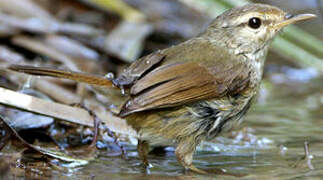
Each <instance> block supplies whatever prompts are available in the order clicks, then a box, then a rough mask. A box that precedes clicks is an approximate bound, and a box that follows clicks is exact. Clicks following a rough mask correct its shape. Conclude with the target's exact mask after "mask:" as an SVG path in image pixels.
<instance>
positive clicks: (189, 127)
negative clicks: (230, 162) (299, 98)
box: [127, 97, 252, 146]
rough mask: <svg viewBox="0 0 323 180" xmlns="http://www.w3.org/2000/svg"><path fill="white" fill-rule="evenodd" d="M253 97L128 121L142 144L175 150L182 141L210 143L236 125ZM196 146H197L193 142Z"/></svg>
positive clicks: (226, 99) (205, 102) (144, 113)
mask: <svg viewBox="0 0 323 180" xmlns="http://www.w3.org/2000/svg"><path fill="white" fill-rule="evenodd" d="M251 101H252V97H246V98H239V99H238V100H237V99H235V100H232V99H231V98H229V97H228V98H222V99H216V100H209V101H201V102H198V103H194V104H191V105H189V106H182V107H178V108H171V109H167V110H158V111H155V112H154V111H151V112H143V113H140V114H137V115H135V116H133V117H131V118H129V119H127V121H128V123H130V124H131V125H132V126H133V127H134V128H135V129H136V130H137V132H138V134H139V138H140V139H141V140H145V141H148V142H149V144H151V145H158V146H176V145H177V144H178V142H180V141H182V140H183V139H184V138H191V139H200V140H203V139H211V138H214V137H215V136H217V135H218V134H219V133H221V132H224V131H227V130H229V129H231V128H232V127H234V126H236V125H237V124H239V123H240V122H241V120H242V117H243V116H244V114H245V113H246V112H247V110H248V109H249V107H250V104H251ZM195 143H197V144H198V142H195Z"/></svg>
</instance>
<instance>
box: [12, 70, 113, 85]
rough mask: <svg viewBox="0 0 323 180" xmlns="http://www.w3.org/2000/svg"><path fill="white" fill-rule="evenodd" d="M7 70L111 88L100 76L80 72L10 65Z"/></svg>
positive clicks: (109, 83) (107, 81)
mask: <svg viewBox="0 0 323 180" xmlns="http://www.w3.org/2000/svg"><path fill="white" fill-rule="evenodd" d="M9 69H10V70H12V71H16V72H21V73H25V74H30V75H35V76H50V77H57V78H62V79H70V80H74V81H77V82H83V83H87V84H91V85H97V86H106V87H111V86H112V82H111V81H110V80H108V79H106V78H104V77H102V76H96V75H92V74H86V73H81V72H73V71H63V70H57V69H51V68H43V67H34V66H23V65H10V66H9Z"/></svg>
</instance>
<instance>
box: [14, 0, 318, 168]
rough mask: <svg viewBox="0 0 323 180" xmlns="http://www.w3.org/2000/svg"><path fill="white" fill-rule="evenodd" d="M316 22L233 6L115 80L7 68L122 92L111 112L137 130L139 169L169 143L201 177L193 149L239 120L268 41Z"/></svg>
mask: <svg viewBox="0 0 323 180" xmlns="http://www.w3.org/2000/svg"><path fill="white" fill-rule="evenodd" d="M314 17H316V16H315V15H314V14H299V15H291V14H289V13H286V12H285V11H283V10H281V9H279V8H278V7H275V6H271V5H267V4H257V3H255V4H254V3H252V4H247V5H245V6H241V7H235V8H232V9H230V10H227V11H226V12H224V13H222V14H221V15H219V16H218V17H216V18H215V19H214V20H213V21H212V22H211V23H210V25H209V26H208V28H207V29H206V30H205V31H204V32H203V33H201V34H200V35H198V36H196V37H193V38H191V39H189V40H186V41H184V42H182V43H179V44H177V45H175V46H172V47H169V48H166V49H162V50H159V51H156V52H153V53H152V54H149V55H147V56H144V57H142V58H140V59H138V60H136V61H134V62H133V63H132V64H131V65H130V66H129V67H128V68H126V69H125V70H124V71H123V72H122V73H121V74H120V75H119V76H118V77H116V78H110V79H109V78H105V77H101V76H97V75H92V74H85V73H81V72H73V71H63V70H57V69H52V68H43V67H33V66H23V65H11V66H10V67H9V69H10V70H13V71H17V72H22V73H26V74H31V75H37V76H52V77H58V78H65V79H72V80H75V81H79V82H84V83H87V84H90V85H94V86H101V87H103V88H110V87H112V86H114V87H118V88H120V89H122V90H125V92H126V98H125V101H124V102H123V105H122V107H121V110H120V111H119V112H118V114H117V115H118V116H120V117H122V118H124V119H126V121H127V124H128V125H130V126H132V127H133V128H134V129H135V130H136V131H137V133H138V145H137V150H138V154H139V157H140V158H141V159H142V162H143V165H144V166H145V167H148V165H149V162H148V158H147V155H148V153H149V148H150V146H174V147H175V155H176V158H177V160H178V162H179V163H180V164H181V165H182V166H183V167H184V168H185V169H187V170H191V171H194V172H197V173H206V171H205V170H202V169H199V168H197V167H195V166H194V165H193V154H194V152H195V150H196V147H197V146H198V145H199V144H200V143H201V142H202V141H205V140H211V139H214V138H215V137H216V136H219V135H220V134H221V133H223V132H227V131H229V130H230V129H232V128H233V127H236V126H237V125H239V124H240V123H241V122H242V120H243V119H244V116H245V114H246V113H247V112H248V110H249V108H250V106H251V105H252V104H253V102H254V101H255V99H256V97H257V92H258V89H259V85H260V83H261V80H262V75H263V69H264V63H265V60H266V56H267V53H268V50H269V47H270V44H271V42H272V41H273V39H274V37H275V36H276V35H278V34H279V32H281V30H282V29H283V28H284V27H286V26H287V25H290V24H294V23H296V22H299V21H303V20H307V19H311V18H314ZM120 95H121V93H120Z"/></svg>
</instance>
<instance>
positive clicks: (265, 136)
mask: <svg viewBox="0 0 323 180" xmlns="http://www.w3.org/2000/svg"><path fill="white" fill-rule="evenodd" d="M290 2H291V1H290ZM304 2H313V1H304ZM275 3H276V5H277V3H278V4H279V3H283V1H275ZM283 4H284V6H286V3H285V1H284V3H283ZM290 7H291V8H302V7H303V6H302V7H299V6H295V4H291V3H290ZM311 7H312V6H311ZM284 8H285V7H284ZM318 26H319V25H318ZM306 29H309V28H308V27H307V28H306ZM316 29H320V28H316ZM309 30H310V31H312V33H313V34H316V35H317V36H319V34H320V33H319V32H315V30H314V28H313V29H309ZM316 31H320V30H316ZM270 58H271V59H270V60H268V62H269V63H268V64H267V66H266V72H265V79H264V83H263V87H262V89H261V91H260V97H259V100H258V104H257V105H256V106H254V107H252V110H251V112H250V113H248V115H247V117H246V119H245V121H244V123H243V124H242V125H241V128H239V129H238V130H236V131H235V132H236V133H231V134H226V135H224V137H219V138H217V139H215V140H214V141H213V142H209V143H204V145H203V146H202V147H199V151H198V152H197V153H196V154H195V156H194V164H195V165H196V166H197V167H199V168H201V169H207V170H211V169H222V170H225V171H226V174H225V175H223V174H208V175H199V174H194V173H189V172H184V171H183V168H182V166H180V165H179V163H178V162H177V161H176V157H175V155H174V152H173V151H167V152H166V154H163V155H154V154H153V155H150V156H149V161H150V163H151V164H152V166H153V167H152V168H151V169H150V174H149V175H147V174H145V173H143V170H142V169H141V168H140V166H139V164H140V160H139V158H138V156H137V153H136V148H135V146H131V145H129V146H128V147H127V150H128V154H127V158H121V157H119V156H114V157H111V156H107V155H106V152H105V151H101V152H100V155H99V156H98V158H96V159H95V160H93V161H90V163H89V164H88V165H86V166H84V167H78V168H68V169H67V168H66V169H64V168H58V169H56V168H53V169H52V171H51V175H50V176H51V178H52V179H67V178H68V179H96V180H100V179H213V178H214V177H218V178H219V179H260V178H262V179H322V178H323V151H322V149H323V136H322V135H323V83H322V82H323V77H322V76H321V75H320V74H318V73H317V72H315V71H314V70H312V69H297V68H293V67H291V66H287V65H284V63H283V65H282V63H281V62H279V59H280V58H281V57H278V56H275V55H272V54H271V55H270ZM277 59H278V60H277ZM305 141H307V142H309V153H310V155H312V156H313V159H312V161H311V164H312V166H313V167H314V169H311V168H310V166H309V164H308V162H307V160H306V158H305V157H304V156H305V152H304V142H305ZM17 179H19V178H17Z"/></svg>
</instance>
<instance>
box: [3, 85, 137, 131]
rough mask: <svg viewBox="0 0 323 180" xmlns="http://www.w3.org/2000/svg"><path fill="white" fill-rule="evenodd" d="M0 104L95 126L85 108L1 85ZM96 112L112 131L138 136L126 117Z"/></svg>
mask: <svg viewBox="0 0 323 180" xmlns="http://www.w3.org/2000/svg"><path fill="white" fill-rule="evenodd" d="M0 104H5V105H9V106H13V107H16V108H19V109H24V110H27V111H31V112H35V113H39V114H43V115H46V116H50V117H54V118H57V119H61V120H65V121H69V122H72V123H77V124H80V125H85V126H89V127H93V119H92V117H91V116H90V115H89V113H88V112H87V111H86V110H84V109H81V108H76V107H71V106H68V105H64V104H59V103H55V102H50V101H46V100H43V99H40V98H36V97H33V96H30V95H26V94H22V93H18V92H15V91H11V90H8V89H5V88H1V87H0ZM94 112H95V114H96V115H97V116H98V117H99V118H100V119H101V120H102V122H104V123H105V124H106V125H107V126H108V127H109V128H110V129H111V131H113V132H117V133H121V134H127V135H130V136H134V137H136V136H137V133H136V131H135V130H134V129H132V128H131V127H130V126H129V125H127V123H126V121H125V120H124V119H121V118H119V117H116V116H114V115H113V114H112V113H111V112H109V111H107V110H101V109H99V108H98V109H95V110H94Z"/></svg>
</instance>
